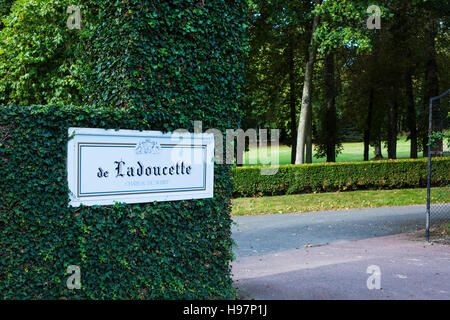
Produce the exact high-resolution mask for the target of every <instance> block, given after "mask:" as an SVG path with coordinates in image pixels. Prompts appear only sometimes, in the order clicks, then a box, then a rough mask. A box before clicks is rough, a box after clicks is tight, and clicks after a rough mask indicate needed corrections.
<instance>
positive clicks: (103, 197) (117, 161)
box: [67, 128, 214, 207]
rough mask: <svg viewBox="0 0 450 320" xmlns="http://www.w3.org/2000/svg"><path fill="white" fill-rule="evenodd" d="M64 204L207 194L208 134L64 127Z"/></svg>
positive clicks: (210, 180) (210, 182) (210, 174)
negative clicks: (67, 193)
mask: <svg viewBox="0 0 450 320" xmlns="http://www.w3.org/2000/svg"><path fill="white" fill-rule="evenodd" d="M69 137H71V139H70V140H69V143H68V149H67V173H68V183H69V189H70V205H71V206H74V207H77V206H79V205H80V204H83V205H86V206H92V205H111V204H114V203H115V202H123V203H145V202H153V201H172V200H187V199H199V198H212V197H213V190H214V159H213V157H214V135H212V134H206V133H200V134H192V133H183V134H178V133H173V134H169V133H167V134H163V133H161V132H158V131H134V130H118V131H115V130H104V129H88V128H70V129H69Z"/></svg>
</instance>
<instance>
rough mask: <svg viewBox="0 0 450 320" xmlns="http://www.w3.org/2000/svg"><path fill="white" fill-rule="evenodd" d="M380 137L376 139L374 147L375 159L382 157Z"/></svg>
mask: <svg viewBox="0 0 450 320" xmlns="http://www.w3.org/2000/svg"><path fill="white" fill-rule="evenodd" d="M381 150H382V149H381V139H379V140H378V141H377V146H376V147H375V157H374V159H375V160H381V159H383V153H382V152H381Z"/></svg>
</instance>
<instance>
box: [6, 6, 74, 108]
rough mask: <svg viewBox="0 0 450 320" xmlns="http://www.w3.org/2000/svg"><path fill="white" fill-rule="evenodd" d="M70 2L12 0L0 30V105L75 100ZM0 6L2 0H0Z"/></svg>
mask: <svg viewBox="0 0 450 320" xmlns="http://www.w3.org/2000/svg"><path fill="white" fill-rule="evenodd" d="M76 3H77V1H72V0H37V1H36V0H17V1H14V4H13V5H12V7H11V9H10V12H9V14H8V15H6V16H5V17H4V19H3V22H4V28H3V29H1V28H0V104H14V105H33V104H80V103H81V99H80V88H81V83H80V78H79V62H80V60H79V59H78V58H77V54H76V52H77V50H79V46H80V44H81V43H80V40H79V38H80V35H79V31H77V30H69V29H68V28H67V26H66V22H67V19H68V17H69V15H68V14H67V13H66V9H67V7H68V6H69V5H72V4H76ZM0 5H1V2H0Z"/></svg>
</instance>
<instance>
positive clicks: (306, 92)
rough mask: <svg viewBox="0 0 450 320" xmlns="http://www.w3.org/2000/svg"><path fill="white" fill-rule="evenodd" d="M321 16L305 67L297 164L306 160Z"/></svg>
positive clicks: (313, 31)
mask: <svg viewBox="0 0 450 320" xmlns="http://www.w3.org/2000/svg"><path fill="white" fill-rule="evenodd" d="M316 3H317V4H321V3H322V0H318V1H317V2H316ZM319 19H320V18H319V16H315V17H314V20H313V27H312V32H311V42H310V45H309V48H310V50H309V57H308V62H307V64H306V69H305V82H304V83H303V94H302V107H301V111H300V120H299V122H298V133H297V152H296V157H295V163H296V164H302V163H304V161H305V143H306V136H307V133H308V120H309V119H311V118H310V116H309V113H311V112H312V110H311V90H312V78H313V71H314V62H315V61H316V55H317V44H316V43H315V41H314V38H315V35H316V30H317V26H318V24H319Z"/></svg>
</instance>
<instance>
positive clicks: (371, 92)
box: [364, 88, 374, 161]
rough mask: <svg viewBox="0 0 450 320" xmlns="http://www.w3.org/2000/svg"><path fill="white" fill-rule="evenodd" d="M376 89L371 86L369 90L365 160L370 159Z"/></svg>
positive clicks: (365, 131)
mask: <svg viewBox="0 0 450 320" xmlns="http://www.w3.org/2000/svg"><path fill="white" fill-rule="evenodd" d="M373 99H374V89H373V88H370V92H369V110H367V118H366V128H365V130H364V161H369V149H370V134H371V132H370V131H371V129H372V113H373V103H374V100H373Z"/></svg>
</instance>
